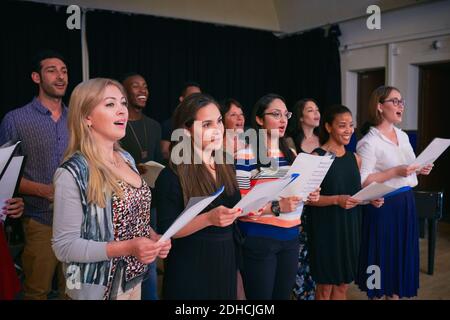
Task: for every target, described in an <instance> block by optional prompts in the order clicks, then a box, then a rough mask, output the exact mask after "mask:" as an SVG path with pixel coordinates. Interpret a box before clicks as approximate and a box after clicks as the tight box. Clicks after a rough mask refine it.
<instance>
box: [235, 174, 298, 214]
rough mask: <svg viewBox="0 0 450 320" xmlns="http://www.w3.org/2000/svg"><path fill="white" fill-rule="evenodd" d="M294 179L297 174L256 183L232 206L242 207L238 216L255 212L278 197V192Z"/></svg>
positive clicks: (296, 177)
mask: <svg viewBox="0 0 450 320" xmlns="http://www.w3.org/2000/svg"><path fill="white" fill-rule="evenodd" d="M296 179H298V174H293V175H290V176H286V177H284V178H282V179H277V180H275V181H269V182H264V183H261V184H257V185H256V186H255V187H253V189H252V190H250V192H249V193H247V194H246V195H245V196H244V197H243V198H242V199H241V200H240V201H239V202H238V203H237V204H236V205H235V206H234V208H241V209H242V213H241V214H240V217H242V216H246V215H247V214H249V213H250V212H257V211H258V210H259V209H261V208H262V207H264V206H265V205H266V204H267V203H268V202H270V201H272V200H276V199H278V195H279V194H280V192H281V191H283V189H284V188H286V186H288V185H289V184H290V183H292V181H295V180H296Z"/></svg>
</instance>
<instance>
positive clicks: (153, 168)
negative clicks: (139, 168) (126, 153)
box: [142, 161, 165, 188]
mask: <svg viewBox="0 0 450 320" xmlns="http://www.w3.org/2000/svg"><path fill="white" fill-rule="evenodd" d="M143 165H144V167H145V169H146V170H147V171H146V172H145V173H144V174H143V175H142V178H143V179H144V180H145V182H147V184H148V185H149V186H150V187H151V188H154V187H155V182H156V179H157V178H158V176H159V174H160V173H161V171H162V170H163V169H164V168H165V166H164V165H162V164H160V163H158V162H156V161H148V162H146V163H143Z"/></svg>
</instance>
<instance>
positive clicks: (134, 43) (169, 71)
mask: <svg viewBox="0 0 450 320" xmlns="http://www.w3.org/2000/svg"><path fill="white" fill-rule="evenodd" d="M58 8H59V9H58V10H56V9H55V6H49V5H45V4H36V3H29V2H21V1H4V4H3V3H2V10H1V17H2V21H1V24H2V28H1V29H0V34H1V39H2V43H3V46H2V50H1V51H0V52H1V53H0V54H1V57H2V59H1V60H0V61H1V62H0V63H1V64H2V72H1V73H0V79H1V86H0V87H1V94H0V103H1V111H0V112H1V113H0V118H2V117H3V115H4V114H5V113H6V112H7V111H8V110H11V109H13V108H15V107H17V106H20V105H22V104H24V103H26V102H28V101H29V100H31V98H32V97H33V95H34V94H35V93H36V88H35V87H34V86H33V84H32V82H31V79H30V70H29V63H30V59H31V56H32V54H33V53H34V52H35V51H36V50H37V49H39V48H53V49H56V50H58V51H60V52H62V53H63V54H64V55H65V56H66V58H67V60H68V67H69V77H70V88H69V92H68V96H67V98H66V101H68V98H69V94H70V92H71V90H72V89H73V86H74V85H76V84H77V83H79V82H80V81H81V40H80V31H71V30H68V29H67V28H66V24H65V22H66V19H67V17H68V16H69V15H68V14H66V12H65V11H66V7H64V6H60V7H58ZM299 18H301V17H300V16H299ZM86 22H87V25H86V26H87V42H88V50H89V68H90V77H91V78H92V77H112V78H116V79H117V78H120V76H121V75H122V74H123V73H126V72H130V71H135V72H139V73H141V74H142V75H143V76H144V77H145V78H146V79H147V82H148V84H149V88H150V99H149V103H148V106H147V110H146V113H147V114H148V115H150V116H151V117H153V118H155V119H156V120H158V121H162V120H165V119H166V118H168V117H169V116H170V115H171V114H172V111H173V110H174V108H175V107H176V105H177V102H178V96H179V93H180V87H181V85H182V84H183V83H184V82H185V81H187V80H194V81H197V82H199V83H200V84H201V85H202V87H203V90H204V91H205V92H207V93H210V94H211V95H213V96H214V97H215V98H216V99H218V100H221V99H224V98H227V97H234V98H235V99H237V100H239V101H241V103H242V104H243V105H244V108H245V112H246V114H247V115H250V110H251V108H252V106H253V105H254V103H255V102H256V100H257V99H258V98H259V97H261V96H262V95H264V94H266V93H269V92H274V93H278V94H280V95H282V96H284V97H285V98H286V99H287V102H288V108H291V107H292V105H293V103H294V102H295V101H296V100H298V99H300V98H304V97H313V98H315V99H317V100H318V102H319V105H320V107H321V109H323V108H324V107H325V106H328V105H330V104H332V103H339V102H340V101H341V86H340V61H339V51H338V47H339V44H338V40H337V39H338V38H337V36H338V34H339V29H338V28H337V27H332V28H331V29H330V32H329V34H328V35H326V34H325V31H324V30H323V29H317V30H313V31H310V32H306V33H303V34H299V35H292V36H289V37H285V38H278V37H276V36H275V35H273V34H272V33H270V32H266V31H257V30H250V29H244V28H237V27H224V26H216V25H212V24H206V23H198V22H189V21H183V20H175V19H168V18H157V17H152V16H145V15H137V14H136V15H135V14H131V15H130V14H121V13H113V12H109V11H99V10H95V11H88V12H87V18H86Z"/></svg>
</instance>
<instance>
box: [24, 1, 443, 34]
mask: <svg viewBox="0 0 450 320" xmlns="http://www.w3.org/2000/svg"><path fill="white" fill-rule="evenodd" d="M31 1H35V2H45V3H51V4H63V5H71V4H78V5H79V6H81V7H85V8H95V9H106V10H113V11H121V12H132V13H139V14H149V15H154V16H161V17H170V18H178V19H186V20H193V21H202V22H208V23H215V24H222V25H233V26H240V27H248V28H253V29H261V30H268V31H274V32H278V33H288V34H289V33H295V32H301V31H305V30H310V29H313V28H316V27H320V26H325V25H328V24H333V23H338V22H342V21H347V20H352V19H356V18H360V17H363V16H365V15H367V14H366V9H367V7H368V6H369V5H372V4H376V5H378V6H380V8H381V12H382V13H383V12H386V11H388V10H394V9H399V8H403V7H406V6H412V5H418V4H422V3H425V2H432V1H436V0H226V1H224V0H127V1H123V0H31Z"/></svg>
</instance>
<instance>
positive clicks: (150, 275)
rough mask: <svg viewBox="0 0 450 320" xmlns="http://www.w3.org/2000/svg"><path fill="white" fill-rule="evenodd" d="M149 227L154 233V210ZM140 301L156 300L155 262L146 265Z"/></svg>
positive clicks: (156, 276)
mask: <svg viewBox="0 0 450 320" xmlns="http://www.w3.org/2000/svg"><path fill="white" fill-rule="evenodd" d="M150 226H151V227H152V229H153V230H155V231H156V208H152V209H151V210H150ZM141 299H142V300H159V299H158V275H157V272H156V260H155V261H153V262H152V263H150V264H149V265H148V270H147V273H146V274H145V277H144V281H143V282H142V287H141Z"/></svg>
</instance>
